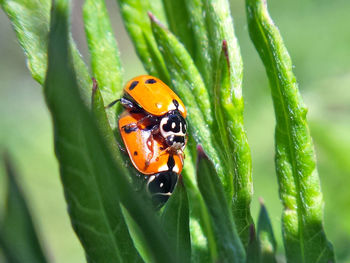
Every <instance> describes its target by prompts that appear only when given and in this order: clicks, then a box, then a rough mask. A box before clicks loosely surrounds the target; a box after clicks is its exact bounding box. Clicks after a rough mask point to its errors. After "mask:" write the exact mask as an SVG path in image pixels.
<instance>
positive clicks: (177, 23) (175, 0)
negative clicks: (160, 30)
mask: <svg viewBox="0 0 350 263" xmlns="http://www.w3.org/2000/svg"><path fill="white" fill-rule="evenodd" d="M186 2H187V1H186V0H163V6H164V10H165V13H166V17H167V21H168V26H169V29H170V30H171V32H172V33H173V34H174V35H175V36H177V37H178V39H179V41H180V42H181V43H182V44H183V45H184V46H185V47H186V50H187V52H188V53H189V54H190V55H191V56H192V58H193V57H194V43H195V41H194V38H193V31H192V28H191V23H190V18H189V14H188V12H187V9H186V8H184V7H185V6H186ZM180 10H181V11H180Z"/></svg>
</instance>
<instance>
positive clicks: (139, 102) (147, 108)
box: [112, 75, 187, 204]
mask: <svg viewBox="0 0 350 263" xmlns="http://www.w3.org/2000/svg"><path fill="white" fill-rule="evenodd" d="M117 101H119V102H120V103H121V104H122V105H123V107H124V108H125V109H126V110H125V111H124V112H123V113H122V114H121V115H120V118H119V122H118V125H119V131H120V134H121V137H122V139H123V142H124V145H125V148H126V150H127V152H128V155H129V157H130V160H131V162H132V164H133V165H134V167H135V168H136V169H137V170H138V171H139V172H140V173H141V174H142V175H144V176H145V178H146V180H147V189H148V191H149V192H150V194H151V195H152V198H153V200H154V201H155V202H156V203H158V204H163V203H165V202H166V201H167V200H168V198H169V196H170V195H171V193H172V192H173V190H174V187H175V185H176V182H177V179H178V176H179V175H180V173H181V171H182V167H183V161H184V154H183V151H184V148H185V145H186V142H187V133H186V130H187V126H186V120H185V118H186V114H187V113H186V109H185V106H184V104H183V102H182V101H181V100H180V98H179V97H178V96H177V95H176V94H175V93H174V92H173V91H172V90H171V89H170V88H169V87H168V86H167V85H166V84H164V83H163V82H162V81H161V80H160V79H157V78H155V77H153V76H148V75H143V76H139V77H136V78H133V79H132V80H130V81H129V82H128V83H127V84H126V86H125V88H124V95H123V97H122V98H121V99H118V100H116V101H115V102H117ZM115 102H113V103H112V104H114V103H115Z"/></svg>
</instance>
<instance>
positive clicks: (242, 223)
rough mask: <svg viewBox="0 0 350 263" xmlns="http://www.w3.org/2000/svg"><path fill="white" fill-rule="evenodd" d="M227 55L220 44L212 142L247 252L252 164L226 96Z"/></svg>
mask: <svg viewBox="0 0 350 263" xmlns="http://www.w3.org/2000/svg"><path fill="white" fill-rule="evenodd" d="M229 53H230V52H229V48H228V43H227V41H226V40H224V41H222V50H221V53H220V57H219V62H218V65H217V68H216V72H215V76H214V82H213V88H214V90H213V92H214V93H213V96H214V113H215V119H216V123H215V124H216V125H217V129H216V130H217V131H218V132H217V133H218V135H217V136H215V138H216V145H217V147H221V149H222V150H221V152H220V155H221V161H222V162H223V163H224V167H225V171H226V173H227V174H228V175H227V176H229V177H230V178H232V181H233V195H232V197H233V198H232V210H233V216H234V218H235V223H236V227H237V231H238V233H239V235H240V238H241V240H242V242H243V245H244V246H245V247H246V248H247V246H248V243H249V238H250V231H249V229H250V226H251V225H252V224H253V219H252V217H251V214H250V202H251V199H252V195H253V182H252V162H251V155H250V148H249V145H248V139H247V135H246V132H245V129H244V125H243V115H242V111H241V109H240V108H239V106H238V105H239V104H236V103H233V102H232V99H231V97H230V96H231V95H229V94H230V90H231V86H232V79H231V70H230V65H231V63H230V57H229ZM241 103H243V100H241ZM229 201H230V199H229Z"/></svg>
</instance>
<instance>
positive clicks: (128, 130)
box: [118, 111, 183, 203]
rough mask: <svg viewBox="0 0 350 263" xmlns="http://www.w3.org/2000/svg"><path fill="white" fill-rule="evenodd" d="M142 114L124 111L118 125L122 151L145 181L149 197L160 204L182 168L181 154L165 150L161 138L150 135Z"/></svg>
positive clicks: (170, 191)
mask: <svg viewBox="0 0 350 263" xmlns="http://www.w3.org/2000/svg"><path fill="white" fill-rule="evenodd" d="M144 117H145V115H144V114H143V113H131V112H129V111H124V112H123V113H122V115H121V116H120V118H119V121H118V126H119V131H120V134H121V137H122V139H123V142H124V145H125V148H126V150H127V152H128V155H129V157H130V160H131V162H132V164H133V165H134V167H135V168H136V169H137V170H138V171H139V172H140V173H141V174H143V175H146V178H147V188H148V190H149V192H150V193H151V194H152V197H153V198H155V199H157V200H158V202H159V203H164V202H166V200H167V199H168V198H169V196H170V195H171V193H172V191H173V189H174V187H175V184H176V182H177V178H178V175H179V174H180V173H181V171H182V167H183V155H182V153H180V154H177V153H174V152H171V151H167V145H166V143H165V141H164V138H162V137H161V136H151V133H152V128H150V124H151V122H150V121H148V122H146V121H143V122H142V124H139V126H138V125H137V123H139V121H140V120H142V119H143V118H144Z"/></svg>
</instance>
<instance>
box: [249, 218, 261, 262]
mask: <svg viewBox="0 0 350 263" xmlns="http://www.w3.org/2000/svg"><path fill="white" fill-rule="evenodd" d="M246 255H247V263H260V257H259V256H260V255H259V243H258V239H257V236H256V232H255V226H254V224H251V225H250V227H249V242H248V245H247V248H246Z"/></svg>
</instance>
